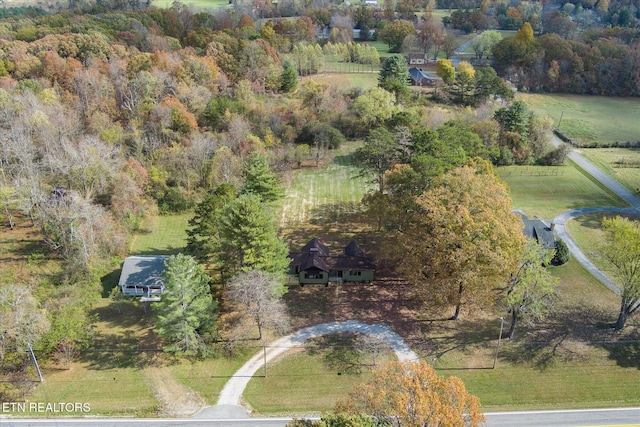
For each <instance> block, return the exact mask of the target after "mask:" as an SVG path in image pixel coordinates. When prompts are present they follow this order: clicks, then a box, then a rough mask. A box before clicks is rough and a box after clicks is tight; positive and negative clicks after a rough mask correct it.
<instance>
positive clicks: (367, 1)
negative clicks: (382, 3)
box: [364, 0, 378, 7]
mask: <svg viewBox="0 0 640 427" xmlns="http://www.w3.org/2000/svg"><path fill="white" fill-rule="evenodd" d="M364 5H365V6H374V7H375V6H378V0H364Z"/></svg>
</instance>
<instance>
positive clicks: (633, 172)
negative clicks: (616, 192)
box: [580, 134, 640, 191]
mask: <svg viewBox="0 0 640 427" xmlns="http://www.w3.org/2000/svg"><path fill="white" fill-rule="evenodd" d="M638 137H639V138H640V134H639V136H638ZM580 154H582V155H583V156H584V157H585V158H587V159H589V160H590V161H591V163H593V164H595V165H596V166H597V167H598V168H600V170H601V171H603V172H604V173H606V174H607V175H609V176H610V177H612V178H614V179H615V180H617V181H618V182H620V183H621V184H622V185H624V186H625V187H627V188H628V189H629V190H631V191H637V190H638V188H640V149H638V148H588V149H583V150H580Z"/></svg>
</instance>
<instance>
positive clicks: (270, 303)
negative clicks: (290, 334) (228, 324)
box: [225, 270, 289, 340]
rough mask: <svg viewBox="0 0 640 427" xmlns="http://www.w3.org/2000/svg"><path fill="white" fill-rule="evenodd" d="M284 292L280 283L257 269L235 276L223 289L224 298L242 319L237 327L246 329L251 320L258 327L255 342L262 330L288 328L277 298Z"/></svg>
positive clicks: (287, 317) (285, 316)
mask: <svg viewBox="0 0 640 427" xmlns="http://www.w3.org/2000/svg"><path fill="white" fill-rule="evenodd" d="M284 291H285V287H284V286H283V285H282V283H281V282H280V281H279V280H278V279H277V278H276V277H275V276H273V275H270V274H267V273H265V272H262V271H259V270H251V271H245V272H242V273H240V274H238V275H237V276H235V277H234V278H233V279H232V280H231V282H229V284H227V286H226V288H225V296H226V297H227V299H228V300H229V301H231V302H232V303H233V304H234V305H235V306H236V307H237V309H238V311H240V312H241V313H244V314H245V316H241V319H240V325H239V326H244V327H246V326H247V325H246V322H247V320H252V321H253V322H255V325H256V326H257V327H258V338H257V339H258V340H261V339H262V328H263V327H268V328H273V329H275V330H277V331H278V332H284V331H286V330H287V329H288V328H289V315H288V314H287V307H286V306H285V304H284V302H283V301H282V299H281V298H280V297H281V296H282V294H283V293H284Z"/></svg>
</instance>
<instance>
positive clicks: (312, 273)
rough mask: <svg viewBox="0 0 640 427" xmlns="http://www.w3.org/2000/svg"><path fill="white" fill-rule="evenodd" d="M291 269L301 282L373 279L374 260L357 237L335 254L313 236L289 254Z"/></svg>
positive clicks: (341, 281) (319, 282) (303, 283)
mask: <svg viewBox="0 0 640 427" xmlns="http://www.w3.org/2000/svg"><path fill="white" fill-rule="evenodd" d="M289 258H290V259H291V262H290V263H289V273H290V274H292V275H295V276H297V277H298V282H299V283H300V285H305V284H323V285H325V286H327V285H328V284H329V282H336V283H343V282H371V281H372V280H373V273H374V270H375V268H374V263H373V260H372V259H371V258H369V257H367V256H366V255H365V252H364V250H362V248H361V247H360V246H359V245H358V244H357V243H356V241H355V240H352V241H351V242H349V244H348V245H347V246H346V247H345V248H344V250H343V251H342V253H341V254H339V255H332V254H330V253H329V248H328V247H327V246H326V245H325V244H324V242H322V240H320V239H318V238H317V237H314V238H313V239H311V240H310V241H309V242H308V243H307V244H306V245H304V246H303V247H302V249H300V252H291V253H290V254H289Z"/></svg>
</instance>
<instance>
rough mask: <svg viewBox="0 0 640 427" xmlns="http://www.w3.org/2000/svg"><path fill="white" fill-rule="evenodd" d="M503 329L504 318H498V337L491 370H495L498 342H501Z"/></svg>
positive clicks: (498, 348)
mask: <svg viewBox="0 0 640 427" xmlns="http://www.w3.org/2000/svg"><path fill="white" fill-rule="evenodd" d="M503 329H504V317H501V318H500V335H498V346H497V347H496V354H495V356H494V357H493V366H492V367H491V369H496V362H497V361H498V352H499V351H500V342H501V341H502V330H503Z"/></svg>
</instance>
